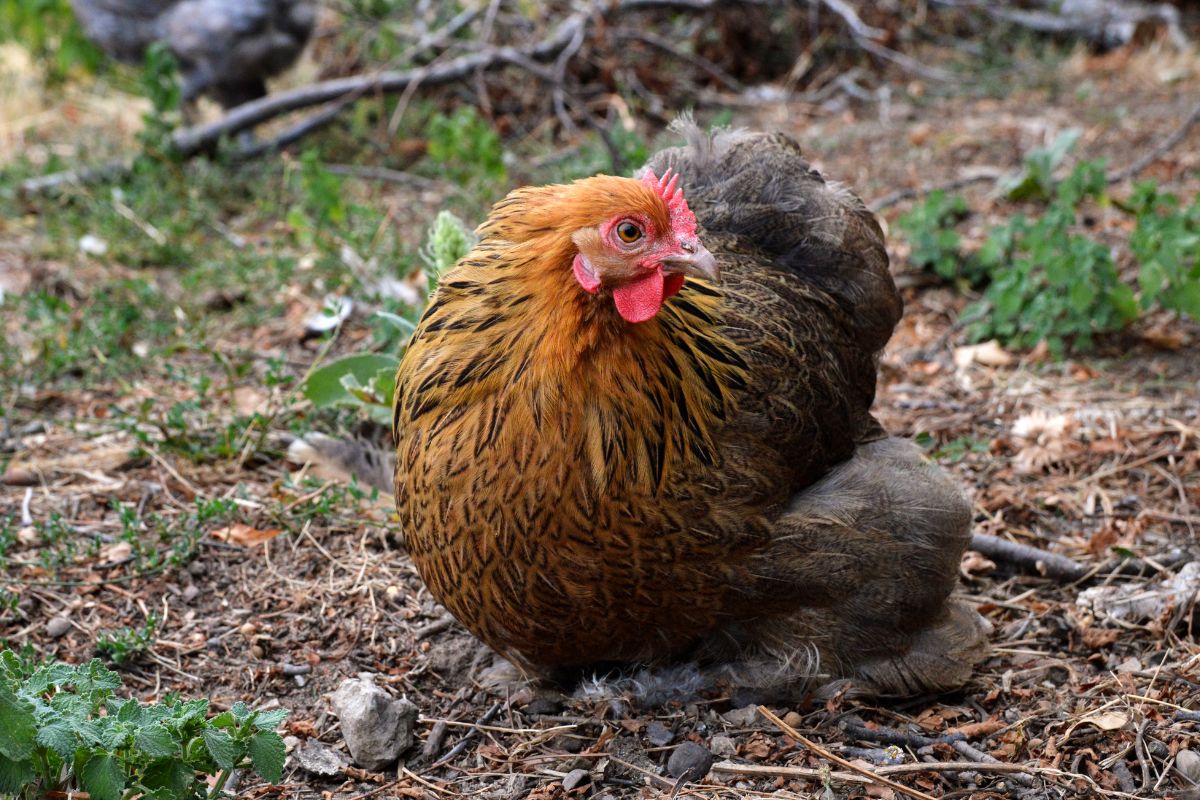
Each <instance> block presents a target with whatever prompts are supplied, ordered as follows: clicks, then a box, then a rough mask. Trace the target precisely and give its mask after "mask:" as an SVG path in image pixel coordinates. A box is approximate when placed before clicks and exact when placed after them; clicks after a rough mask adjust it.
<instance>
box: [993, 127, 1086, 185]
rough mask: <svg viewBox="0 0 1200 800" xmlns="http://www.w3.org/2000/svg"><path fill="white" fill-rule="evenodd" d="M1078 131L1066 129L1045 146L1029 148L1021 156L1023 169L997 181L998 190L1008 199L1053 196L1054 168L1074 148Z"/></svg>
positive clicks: (1057, 166)
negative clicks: (1034, 148) (1023, 157)
mask: <svg viewBox="0 0 1200 800" xmlns="http://www.w3.org/2000/svg"><path fill="white" fill-rule="evenodd" d="M1082 133H1083V131H1081V130H1080V129H1079V128H1069V129H1067V130H1065V131H1063V132H1062V133H1060V134H1059V135H1058V136H1057V137H1056V138H1055V139H1054V141H1053V142H1051V143H1050V146H1049V147H1046V148H1041V149H1037V150H1031V151H1029V152H1028V153H1027V154H1026V155H1025V168H1024V169H1023V170H1021V172H1018V173H1017V174H1016V175H1013V176H1012V177H1009V178H1006V179H1004V180H1002V181H1000V190H1001V191H1002V192H1004V195H1005V196H1006V197H1007V198H1008V199H1009V200H1049V199H1050V198H1051V197H1053V196H1054V190H1055V180H1054V171H1055V170H1056V169H1058V168H1059V166H1060V165H1061V164H1062V162H1063V160H1064V159H1065V158H1066V157H1067V153H1070V152H1071V150H1072V148H1074V147H1075V143H1076V142H1077V141H1079V136H1080V134H1082Z"/></svg>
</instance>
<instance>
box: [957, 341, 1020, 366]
mask: <svg viewBox="0 0 1200 800" xmlns="http://www.w3.org/2000/svg"><path fill="white" fill-rule="evenodd" d="M1015 360H1016V359H1014V358H1013V354H1012V353H1010V352H1008V351H1007V350H1005V349H1004V348H1003V347H1001V346H1000V343H999V342H997V341H996V340H995V339H989V340H988V341H986V342H981V343H980V344H968V345H964V346H963V347H956V348H954V365H955V366H956V367H958V368H959V369H966V368H967V367H969V366H971V365H972V364H982V365H983V366H985V367H1007V366H1009V365H1010V364H1012V363H1013V361H1015Z"/></svg>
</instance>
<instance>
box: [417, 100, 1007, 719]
mask: <svg viewBox="0 0 1200 800" xmlns="http://www.w3.org/2000/svg"><path fill="white" fill-rule="evenodd" d="M680 127H681V128H686V131H685V132H686V135H687V137H688V139H689V144H688V145H687V146H685V147H681V148H676V149H669V150H665V151H663V152H660V153H658V154H657V155H656V156H654V158H653V159H652V160H651V162H650V164H649V165H648V167H647V169H646V170H645V172H644V175H643V176H642V177H641V178H640V179H633V178H622V177H611V176H598V177H593V178H587V179H584V180H580V181H577V182H575V183H572V184H570V185H556V186H543V187H527V188H522V189H517V190H516V191H514V192H512V193H511V194H509V195H508V197H506V198H505V199H504V200H502V201H500V202H499V203H497V204H496V206H495V207H494V208H493V209H492V212H491V215H490V217H489V218H488V219H487V221H486V222H484V223H483V225H482V226H480V228H479V230H478V233H479V236H480V241H479V244H478V245H477V246H476V247H475V249H474V250H473V251H472V252H471V253H470V254H468V255H467V256H466V257H465V258H464V259H462V261H460V262H459V264H458V265H457V266H456V267H455V268H454V269H453V270H451V271H450V272H449V273H447V274H446V275H445V276H444V277H443V278H442V280H441V283H440V285H439V287H438V289H437V292H436V294H435V295H434V297H433V298H432V301H431V303H430V305H429V308H428V309H427V311H426V312H425V315H424V317H423V318H422V320H421V322H420V324H419V326H418V328H417V330H416V332H415V334H414V335H413V337H412V341H411V343H410V345H409V347H408V350H407V352H406V354H405V355H404V358H403V361H402V363H401V365H400V368H399V373H398V376H397V388H396V396H395V409H394V411H395V421H394V422H395V427H394V434H395V439H396V475H395V490H396V502H397V507H398V509H399V515H400V521H401V524H402V526H403V530H404V534H405V536H406V539H407V544H408V548H409V551H410V553H411V555H412V558H413V560H414V562H415V564H416V566H417V568H418V570H419V571H420V573H421V576H422V577H423V578H424V580H425V582H426V583H427V584H428V586H429V589H430V591H431V592H432V593H433V595H434V596H435V597H436V598H437V599H438V600H439V601H441V602H442V603H443V604H444V605H445V606H446V608H448V609H449V610H450V611H451V612H452V613H453V614H454V616H455V617H457V618H458V619H459V620H460V621H462V623H463V624H464V625H465V626H466V627H467V628H468V629H469V630H470V631H472V632H473V633H474V634H475V635H476V636H478V637H479V638H480V639H482V640H483V641H484V642H485V643H487V644H488V645H490V646H491V647H492V648H493V649H495V650H496V651H498V652H499V653H501V654H502V655H504V656H505V657H507V658H509V659H510V660H512V661H513V662H514V663H516V664H517V665H519V666H520V667H522V668H524V669H525V670H528V671H530V672H532V673H534V674H536V675H540V676H545V677H548V678H551V679H555V680H560V681H561V680H569V679H573V678H578V677H580V676H582V675H586V674H587V673H589V672H594V671H596V670H606V669H609V668H612V667H638V666H647V665H649V666H654V665H667V664H672V663H680V662H687V663H694V664H698V665H700V666H701V668H703V669H707V670H712V671H723V672H724V673H725V674H727V675H728V676H729V677H730V680H732V681H735V682H737V683H738V684H739V685H740V686H742V687H750V688H751V689H757V690H761V692H762V693H764V694H766V693H775V694H779V693H781V692H796V691H800V690H801V689H804V688H807V687H813V686H817V685H823V684H830V683H832V682H835V681H836V682H838V683H837V684H835V685H839V686H840V685H841V682H843V681H847V680H848V681H850V682H851V683H852V684H853V688H854V690H855V691H857V692H861V693H868V694H892V695H909V694H914V693H919V692H926V691H938V690H945V689H950V688H953V687H957V686H959V685H961V684H962V683H963V682H965V681H966V679H967V678H968V677H969V674H970V671H971V668H972V666H973V664H974V663H975V662H976V661H977V660H978V659H979V658H980V657H981V656H982V655H983V653H984V651H985V648H986V623H985V622H984V621H983V619H982V618H981V617H979V615H978V614H977V613H976V612H975V611H974V610H971V609H968V608H967V607H965V606H962V605H958V604H955V603H953V602H951V601H950V600H949V595H950V592H951V590H952V589H953V587H954V585H955V581H956V577H957V573H958V565H959V560H960V556H961V554H962V552H963V550H964V547H965V546H966V543H967V539H968V527H969V524H970V519H971V512H970V505H969V504H968V502H967V501H966V500H965V499H964V496H963V493H962V491H961V490H960V488H959V487H958V486H957V485H956V484H955V483H954V481H952V480H951V479H950V478H949V477H948V476H947V475H946V474H945V473H944V472H943V471H942V470H940V469H939V468H937V467H936V466H934V465H931V464H929V463H927V462H926V461H924V460H923V459H922V457H921V455H920V454H919V452H918V449H917V448H916V447H915V446H913V445H912V444H910V443H908V442H905V441H901V440H899V439H895V438H889V437H888V436H887V435H886V434H885V433H884V431H883V430H882V428H881V427H880V425H879V424H878V423H877V422H876V421H875V419H874V418H873V417H872V416H871V414H870V411H869V409H870V406H871V404H872V401H873V399H874V396H875V380H876V360H877V355H878V353H879V351H880V349H881V348H882V347H883V346H884V344H885V342H887V340H888V338H889V337H890V335H891V332H892V329H893V327H894V326H895V324H896V322H897V321H898V319H899V317H900V313H901V301H900V298H899V296H898V294H897V292H896V288H895V286H894V284H893V282H892V279H891V277H890V275H889V273H888V261H887V255H886V252H885V250H884V246H883V238H882V234H881V232H880V229H879V226H878V225H877V223H876V221H875V219H874V217H873V216H872V215H871V214H870V213H869V212H868V211H867V210H866V208H865V207H864V206H863V205H862V203H861V201H859V200H858V199H857V198H855V197H854V196H853V195H851V194H850V193H849V192H847V191H845V190H843V189H840V188H838V187H836V186H834V185H831V184H829V183H826V182H825V181H824V180H823V179H822V177H821V175H820V174H819V173H817V172H816V171H815V170H814V169H813V168H812V167H811V166H810V165H809V164H808V163H807V162H806V161H805V160H804V158H803V157H802V156H801V154H800V149H799V147H798V146H797V145H796V144H795V143H794V142H793V141H792V140H791V139H789V138H787V137H786V136H783V135H779V134H775V135H766V134H758V133H742V132H725V133H719V134H716V135H715V136H711V137H710V136H709V135H708V134H703V133H701V132H700V131H699V130H698V129H696V128H695V127H694V126H691V125H690V124H687V125H683V126H680Z"/></svg>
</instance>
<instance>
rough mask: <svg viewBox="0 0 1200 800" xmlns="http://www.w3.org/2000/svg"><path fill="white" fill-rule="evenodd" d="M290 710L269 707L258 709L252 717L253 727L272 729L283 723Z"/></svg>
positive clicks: (261, 729)
mask: <svg viewBox="0 0 1200 800" xmlns="http://www.w3.org/2000/svg"><path fill="white" fill-rule="evenodd" d="M290 713H291V712H290V711H288V710H287V709H286V708H270V709H267V710H266V711H259V712H258V714H256V715H255V717H254V727H256V728H258V729H259V730H260V731H273V730H275V729H276V728H278V727H279V726H280V725H282V724H283V721H284V720H285V719H287V718H288V714H290Z"/></svg>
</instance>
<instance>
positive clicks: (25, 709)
mask: <svg viewBox="0 0 1200 800" xmlns="http://www.w3.org/2000/svg"><path fill="white" fill-rule="evenodd" d="M36 734H37V726H36V724H35V722H34V718H33V706H32V704H31V703H29V702H27V701H25V700H22V699H20V698H18V697H17V696H16V695H15V694H13V692H12V690H11V689H9V688H8V687H7V686H2V685H0V755H4V756H7V757H8V758H11V759H12V760H14V761H22V760H24V759H25V758H26V757H27V756H28V755H29V754H30V753H32V752H33V743H34V737H35V736H36Z"/></svg>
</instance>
